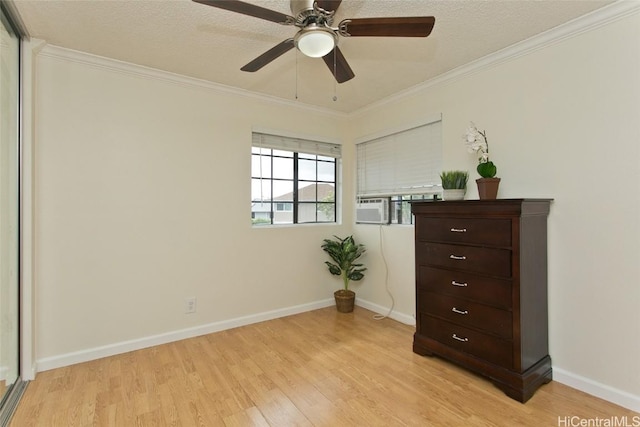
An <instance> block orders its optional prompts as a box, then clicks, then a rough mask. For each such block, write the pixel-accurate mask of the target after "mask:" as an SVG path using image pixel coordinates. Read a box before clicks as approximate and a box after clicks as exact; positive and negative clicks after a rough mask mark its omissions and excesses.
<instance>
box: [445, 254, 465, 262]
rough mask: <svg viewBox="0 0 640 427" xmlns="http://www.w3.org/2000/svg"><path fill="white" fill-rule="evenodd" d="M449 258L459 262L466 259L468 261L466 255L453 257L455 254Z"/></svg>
mask: <svg viewBox="0 0 640 427" xmlns="http://www.w3.org/2000/svg"><path fill="white" fill-rule="evenodd" d="M449 258H450V259H457V260H459V261H464V260H465V259H467V257H466V256H464V255H462V256H460V255H453V254H452V255H449Z"/></svg>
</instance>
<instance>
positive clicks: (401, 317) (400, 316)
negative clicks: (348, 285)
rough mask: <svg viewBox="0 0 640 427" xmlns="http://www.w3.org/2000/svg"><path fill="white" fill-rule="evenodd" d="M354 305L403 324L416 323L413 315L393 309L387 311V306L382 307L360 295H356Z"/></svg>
mask: <svg viewBox="0 0 640 427" xmlns="http://www.w3.org/2000/svg"><path fill="white" fill-rule="evenodd" d="M356 305H357V306H359V307H362V308H366V309H367V310H371V311H373V312H376V313H378V314H380V315H382V316H386V317H388V318H390V319H393V320H397V321H398V322H400V323H404V324H405V325H410V326H415V324H416V319H415V317H413V316H410V315H407V314H404V313H400V312H398V311H394V310H391V312H389V307H383V306H381V305H378V304H374V303H372V302H371V301H367V300H363V299H360V297H356Z"/></svg>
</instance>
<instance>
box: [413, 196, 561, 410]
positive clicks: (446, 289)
mask: <svg viewBox="0 0 640 427" xmlns="http://www.w3.org/2000/svg"><path fill="white" fill-rule="evenodd" d="M550 204H551V200H550V199H498V200H463V201H436V202H418V203H413V204H412V208H411V209H412V212H413V214H414V215H415V253H416V333H415V335H414V340H413V351H414V352H415V353H418V354H421V355H429V356H431V355H437V356H440V357H442V358H445V359H447V360H450V361H452V362H455V363H457V364H459V365H460V366H463V367H465V368H467V369H470V370H472V371H474V372H476V373H479V374H481V375H483V376H486V377H487V378H489V379H490V380H491V381H492V382H493V383H494V384H495V385H496V386H498V387H499V388H500V389H501V390H503V391H504V392H505V393H506V394H507V395H508V396H510V397H512V398H514V399H516V400H518V401H520V402H526V401H527V400H528V399H529V398H530V397H531V396H532V395H533V393H534V392H535V390H536V389H537V388H538V387H539V386H541V385H542V384H544V383H548V382H549V381H551V378H552V372H551V358H550V357H549V347H548V332H547V331H548V327H547V325H548V320H547V216H548V214H549V207H550Z"/></svg>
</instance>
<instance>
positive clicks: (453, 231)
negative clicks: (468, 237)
mask: <svg viewBox="0 0 640 427" xmlns="http://www.w3.org/2000/svg"><path fill="white" fill-rule="evenodd" d="M451 232H452V233H466V232H467V229H466V228H452V229H451Z"/></svg>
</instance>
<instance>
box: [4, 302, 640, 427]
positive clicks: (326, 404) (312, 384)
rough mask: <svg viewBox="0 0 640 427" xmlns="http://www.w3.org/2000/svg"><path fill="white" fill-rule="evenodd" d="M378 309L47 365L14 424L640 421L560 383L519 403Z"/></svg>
mask: <svg viewBox="0 0 640 427" xmlns="http://www.w3.org/2000/svg"><path fill="white" fill-rule="evenodd" d="M373 314H374V313H372V312H370V311H367V310H365V309H363V308H360V307H356V310H355V311H354V313H350V314H341V313H337V312H336V310H335V308H333V307H330V308H326V309H321V310H316V311H312V312H308V313H303V314H299V315H295V316H289V317H284V318H280V319H276V320H271V321H267V322H262V323H258V324H254V325H249V326H244V327H240V328H236V329H232V330H227V331H223V332H218V333H215V334H210V335H205V336H201V337H196V338H192V339H188V340H184V341H179V342H175V343H170V344H166V345H161V346H157V347H153V348H149V349H144V350H139V351H134V352H130V353H126V354H122V355H118V356H113V357H108V358H104V359H100V360H95V361H91V362H87V363H82V364H78V365H74V366H70V367H65V368H60V369H55V370H51V371H46V372H41V373H39V374H38V376H37V378H36V380H35V381H32V382H31V383H30V384H29V386H28V388H27V390H26V392H25V395H24V397H23V399H22V401H21V403H20V405H19V407H18V409H17V411H16V413H15V414H14V417H13V419H12V422H11V424H10V426H11V427H26V426H61V427H62V426H63V427H72V426H118V427H120V426H125V427H128V426H153V427H156V426H278V427H280V426H332V427H333V426H461V425H464V426H532V427H533V426H535V427H539V426H558V425H565V426H569V425H572V424H570V421H569V419H570V417H577V418H574V420H578V421H579V420H580V419H586V420H588V419H596V418H599V419H604V418H607V419H611V418H612V417H617V419H621V418H622V417H624V416H626V417H627V422H629V423H631V422H633V421H634V417H639V418H636V420H638V421H639V422H640V416H639V414H636V413H634V412H632V411H629V410H626V409H624V408H621V407H619V406H616V405H613V404H611V403H608V402H606V401H603V400H600V399H597V398H595V397H592V396H589V395H587V394H585V393H582V392H580V391H577V390H574V389H571V388H569V387H567V386H564V385H562V384H559V383H556V382H551V383H550V384H546V385H544V386H542V388H540V389H539V390H538V391H537V392H536V394H535V395H534V396H533V398H531V400H529V401H528V402H527V403H526V404H524V405H523V404H521V403H518V402H516V401H514V400H512V399H510V398H508V397H507V396H506V395H504V393H502V392H501V391H500V390H498V389H497V388H495V387H494V386H493V385H492V384H491V383H490V382H488V381H487V380H485V379H483V378H481V377H478V376H475V375H474V374H471V373H469V372H467V371H465V370H463V369H460V368H457V367H456V366H454V365H452V364H450V363H448V362H445V361H443V360H441V359H438V358H430V357H422V356H418V355H416V354H414V353H413V352H412V351H411V347H412V339H413V332H414V328H413V327H410V326H407V325H403V324H401V323H398V322H396V321H393V320H390V319H384V320H374V319H373ZM562 420H565V422H564V423H563V422H562ZM573 425H580V424H573ZM582 425H587V424H582ZM589 425H594V424H589ZM636 425H637V424H636Z"/></svg>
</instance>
